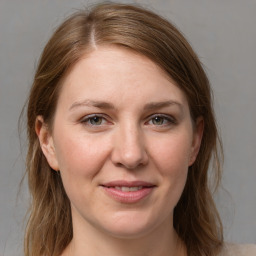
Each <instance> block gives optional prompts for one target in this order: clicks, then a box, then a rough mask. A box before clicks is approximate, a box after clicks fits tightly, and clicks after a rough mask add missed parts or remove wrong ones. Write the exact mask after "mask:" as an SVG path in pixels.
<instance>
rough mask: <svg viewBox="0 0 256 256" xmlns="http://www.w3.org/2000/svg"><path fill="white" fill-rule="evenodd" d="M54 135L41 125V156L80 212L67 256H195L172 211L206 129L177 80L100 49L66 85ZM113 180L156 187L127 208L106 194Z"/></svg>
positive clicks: (129, 56) (141, 61)
mask: <svg viewBox="0 0 256 256" xmlns="http://www.w3.org/2000/svg"><path fill="white" fill-rule="evenodd" d="M95 102H97V104H95ZM98 102H101V104H98ZM102 102H104V104H102ZM159 102H161V103H162V102H165V104H159ZM166 102H168V104H167V103H166ZM105 103H107V104H105ZM152 103H154V104H152ZM155 103H158V104H155ZM109 104H110V105H109ZM149 104H151V105H150V106H149ZM95 114H96V115H98V116H97V118H95V119H93V115H95ZM52 128H53V129H51V130H52V132H50V130H49V129H48V127H47V125H46V124H45V123H44V121H43V118H42V117H41V116H39V117H38V118H37V122H36V132H37V134H38V137H39V140H40V143H41V147H42V150H43V152H44V154H45V156H46V158H47V160H48V163H49V165H50V166H51V167H52V168H53V169H54V170H56V171H60V173H61V177H62V180H63V184H64V187H65V190H66V193H67V195H68V197H69V199H70V202H71V210H72V220H73V231H74V237H73V240H72V241H71V243H70V245H69V246H68V248H67V249H66V250H65V251H64V252H63V255H73V256H89V255H90V256H92V255H94V256H96V255H97V256H98V255H109V256H117V255H119V256H120V255H130V256H131V255H133V256H134V255H135V256H136V255H143V256H144V255H145V256H146V255H150V256H167V255H168V256H170V255H186V253H185V246H184V245H183V244H182V242H181V241H179V238H178V237H177V234H176V232H175V230H174V228H173V210H174V207H175V205H176V204H177V202H178V200H179V198H180V196H181V193H182V191H183V188H184V185H185V182H186V179H187V172H188V167H189V166H190V165H192V164H193V162H194V161H195V159H196V156H197V153H198V151H199V147H200V142H201V138H202V133H203V120H202V119H200V118H199V119H198V120H197V121H196V123H194V124H193V122H192V120H191V116H190V112H189V106H188V102H187V99H186V96H185V94H184V93H183V92H182V90H181V89H179V88H178V87H177V85H176V84H175V82H174V81H172V79H170V78H169V77H168V76H167V75H166V74H165V73H164V72H163V71H162V70H161V69H160V68H159V67H158V66H157V65H156V64H155V63H153V62H152V61H151V60H149V59H148V58H146V57H144V56H141V55H139V54H136V53H134V52H131V51H129V50H126V49H123V48H118V47H98V48H97V49H95V50H93V51H92V52H91V53H89V54H87V55H86V56H84V58H82V59H81V60H80V61H79V62H78V63H77V64H76V65H75V66H74V67H73V68H72V70H71V71H70V72H69V74H68V75H67V77H66V78H65V80H64V82H63V85H62V89H61V93H60V96H59V99H58V104H57V109H56V113H55V118H54V123H53V127H52ZM113 180H128V181H136V180H140V181H146V182H150V183H152V184H154V186H155V187H154V188H153V189H152V192H151V193H150V194H149V195H148V196H146V197H145V198H143V199H142V200H139V201H138V202H135V203H123V202H119V201H117V200H115V199H113V198H112V197H110V196H109V195H108V194H106V193H105V191H104V189H103V187H102V186H101V185H102V184H104V183H106V182H110V181H113ZM159 237H161V239H159ZM156 241H157V243H156ZM99 245H100V246H99Z"/></svg>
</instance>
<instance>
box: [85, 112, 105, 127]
mask: <svg viewBox="0 0 256 256" xmlns="http://www.w3.org/2000/svg"><path fill="white" fill-rule="evenodd" d="M93 117H100V118H102V119H103V120H104V121H105V122H107V123H110V122H109V121H108V117H107V116H106V115H105V114H101V113H99V114H98V113H97V114H89V115H86V116H84V117H82V118H81V119H80V122H81V123H84V124H85V123H87V122H88V121H89V120H90V119H91V118H93ZM87 125H88V126H95V127H96V125H92V124H89V123H87ZM103 125H104V124H101V125H98V126H103Z"/></svg>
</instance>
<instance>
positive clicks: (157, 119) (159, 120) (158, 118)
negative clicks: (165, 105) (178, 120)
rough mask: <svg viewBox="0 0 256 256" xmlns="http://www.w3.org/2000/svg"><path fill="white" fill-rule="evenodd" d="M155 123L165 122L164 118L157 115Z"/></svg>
mask: <svg viewBox="0 0 256 256" xmlns="http://www.w3.org/2000/svg"><path fill="white" fill-rule="evenodd" d="M153 123H154V124H157V125H159V124H163V118H162V117H159V116H157V117H155V118H154V120H153Z"/></svg>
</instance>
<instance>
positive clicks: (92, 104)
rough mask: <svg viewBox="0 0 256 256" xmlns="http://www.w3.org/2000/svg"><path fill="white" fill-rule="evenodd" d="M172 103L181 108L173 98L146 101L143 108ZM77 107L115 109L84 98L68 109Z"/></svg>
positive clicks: (106, 104) (102, 102)
mask: <svg viewBox="0 0 256 256" xmlns="http://www.w3.org/2000/svg"><path fill="white" fill-rule="evenodd" d="M172 105H176V106H178V107H179V108H180V109H181V110H183V107H182V104H181V103H179V102H177V101H174V100H168V101H160V102H150V103H147V104H146V105H145V106H144V110H154V109H159V108H164V107H169V106H172ZM79 107H96V108H100V109H115V106H114V105H113V104H112V103H109V102H105V101H96V100H84V101H77V102H74V103H73V104H72V105H71V106H70V108H69V110H73V109H76V108H79Z"/></svg>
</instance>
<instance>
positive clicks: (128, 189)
mask: <svg viewBox="0 0 256 256" xmlns="http://www.w3.org/2000/svg"><path fill="white" fill-rule="evenodd" d="M115 189H116V190H121V191H123V192H131V191H138V190H140V189H142V186H139V187H118V186H116V187H115Z"/></svg>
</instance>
